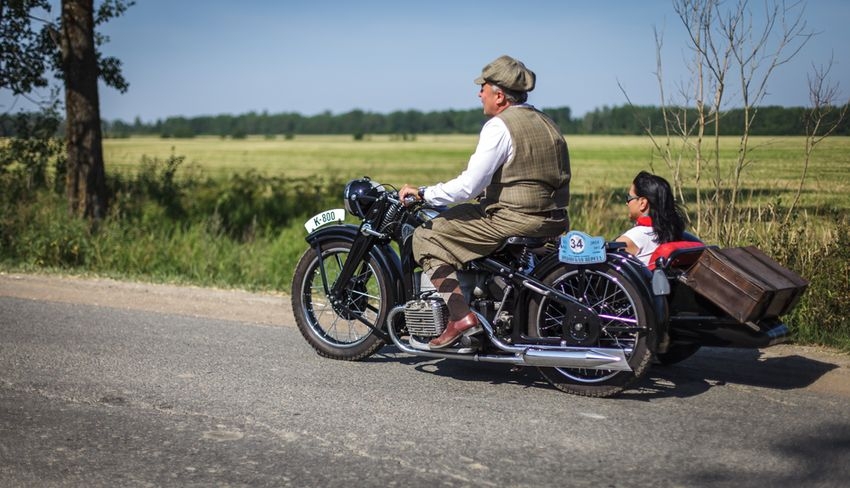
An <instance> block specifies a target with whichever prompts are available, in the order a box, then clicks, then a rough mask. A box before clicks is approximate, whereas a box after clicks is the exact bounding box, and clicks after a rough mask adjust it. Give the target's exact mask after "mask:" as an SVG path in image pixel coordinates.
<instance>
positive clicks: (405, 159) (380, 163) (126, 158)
mask: <svg viewBox="0 0 850 488" xmlns="http://www.w3.org/2000/svg"><path fill="white" fill-rule="evenodd" d="M566 139H567V142H568V144H569V147H570V155H571V158H572V171H573V180H572V190H573V192H575V193H589V192H598V191H607V190H611V189H614V190H619V189H625V188H627V187H628V185H629V183H630V182H631V179H632V178H633V177H634V175H635V174H636V173H637V172H638V171H640V170H641V169H647V170H651V171H653V172H655V173H658V174H660V175H662V176H665V177H667V178H668V179H669V178H670V175H671V172H670V171H669V170H668V168H666V166H665V163H664V162H663V161H662V160H661V159H659V158H658V157H657V156H656V157H655V158H653V155H652V153H653V151H652V143H651V141H650V140H649V138H647V137H641V136H567V137H566ZM476 140H477V136H466V135H420V136H418V137H417V138H416V139H415V140H413V141H401V140H397V139H394V138H391V137H390V136H369V137H368V138H367V139H366V140H362V141H355V140H353V138H352V137H351V136H296V137H295V138H294V139H291V140H285V139H283V138H282V137H277V138H274V139H269V138H264V137H249V138H247V139H240V140H234V139H224V138H218V137H198V138H194V139H162V138H158V137H132V138H128V139H108V140H105V141H104V155H105V160H106V168H107V172H111V171H119V172H133V171H134V170H135V169H136V168H138V167H139V162H140V160H141V158H142V156H147V157H149V158H157V159H166V158H168V157H170V156H172V155H174V156H183V157H185V162H184V165H185V166H186V167H194V168H195V169H196V170H200V171H202V172H203V173H205V174H209V175H211V176H216V175H220V176H227V175H230V174H232V173H244V172H247V171H249V170H253V171H257V172H259V173H262V174H266V175H270V176H274V175H280V176H287V177H307V176H312V175H320V176H331V175H333V176H336V177H338V178H339V179H343V180H346V179H349V178H354V177H359V176H363V175H369V176H371V177H372V178H373V179H375V180H377V181H380V182H381V183H387V184H392V185H396V186H400V185H401V184H403V183H412V184H416V185H420V184H432V183H435V182H438V181H445V180H446V179H449V178H451V177H453V176H454V175H456V174H458V173H459V172H460V171H461V170H462V169H463V168H464V167H465V165H466V162H467V159H468V157H469V155H470V154H471V153H472V151H473V150H474V148H475V143H476ZM738 142H739V141H738V138H736V137H724V138H722V139H721V156H722V161H723V163H722V164H724V165H725V166H724V168H723V169H722V170H721V172H720V178H722V179H728V178H729V177H730V171H729V164H731V163H730V162H731V161H734V160H735V154H736V152H737V149H738ZM804 148H805V139H804V138H803V137H755V138H752V140H751V144H750V153H749V156H750V162H749V163H748V165H747V166H746V168H745V170H744V174H743V177H742V187H743V188H745V189H752V190H767V192H766V193H767V194H769V195H770V196H771V197H772V198H776V197H782V198H783V201H787V200H785V199H786V198H788V197H789V196H790V195H792V194H793V192H794V190H796V187H797V185H798V183H799V180H800V177H801V174H802V170H803V155H804ZM704 150H708V148H704ZM684 171H685V175H686V177H685V178H684V181H685V186H686V187H689V186H691V185H690V182H692V181H693V179H692V178H689V177H688V175H691V174H692V172H693V168H691V167H690V165H685V166H684ZM715 173H716V172H715V171H714V170H712V171H710V172H706V173H704V176H703V183H702V188H703V189H705V188H713V183H711V179H712V178H714V176H715ZM801 204H802V205H803V206H806V207H809V208H815V207H824V206H825V207H838V208H850V138H847V137H833V138H829V139H827V140H825V141H824V142H822V143H821V144H820V145H819V146H818V147H817V148H816V150H815V152H814V155H813V158H812V160H811V162H810V167H809V169H808V174H807V178H806V184H805V187H804V194H803V198H802V201H801Z"/></svg>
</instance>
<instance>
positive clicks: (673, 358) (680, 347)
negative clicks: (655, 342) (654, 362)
mask: <svg viewBox="0 0 850 488" xmlns="http://www.w3.org/2000/svg"><path fill="white" fill-rule="evenodd" d="M699 348H700V345H699V344H673V345H672V346H670V348H669V349H667V352H663V353H658V354H656V355H655V357H656V359H658V362H659V363H661V364H662V365H664V366H672V365H674V364H676V363H681V362H682V361H684V360H685V359H688V358H689V357H691V356H693V355H694V354H696V353H697V351H699Z"/></svg>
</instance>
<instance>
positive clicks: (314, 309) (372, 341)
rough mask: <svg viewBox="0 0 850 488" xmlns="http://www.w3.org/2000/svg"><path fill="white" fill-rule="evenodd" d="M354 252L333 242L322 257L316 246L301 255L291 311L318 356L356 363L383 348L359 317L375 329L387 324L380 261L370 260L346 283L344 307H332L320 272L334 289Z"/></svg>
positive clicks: (386, 299)
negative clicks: (350, 254)
mask: <svg viewBox="0 0 850 488" xmlns="http://www.w3.org/2000/svg"><path fill="white" fill-rule="evenodd" d="M350 251H351V243H350V242H347V241H333V242H325V243H322V255H321V256H319V255H318V254H317V253H316V250H315V249H313V248H310V249H308V250H307V251H306V252H305V253H304V254H303V255H302V256H301V259H300V260H299V261H298V265H297V266H296V267H295V276H294V278H293V280H292V312H293V314H294V315H295V323H296V324H297V325H298V330H300V331H301V335H302V336H304V339H306V340H307V342H308V343H309V344H310V345H311V346H313V349H315V350H316V352H318V353H319V355H321V356H324V357H327V358H331V359H342V360H347V361H356V360H360V359H363V358H366V357H369V356H371V355H372V354H374V353H375V352H376V351H377V350H378V349H380V348H381V347H382V346H383V345H384V341H383V339H381V338H380V337H379V336H377V335H376V334H375V332H374V331H373V330H372V329H371V328H369V326H368V325H366V324H364V323H363V322H361V320H360V319H363V320H365V321H367V322H369V323H370V324H372V326H374V327H380V326H381V324H383V323H384V322H385V321H386V318H387V314H388V312H389V306H390V303H389V302H390V292H389V286H390V282H389V278H388V277H387V275H386V273H385V272H384V271H383V270H382V269H381V267H380V265H379V263H378V261H377V260H376V259H374V258H371V257H370V258H369V260H368V261H367V262H365V263H363V264H361V265H360V269H359V270H358V271H357V273H355V275H354V277H353V278H352V279H351V280H350V282H349V283H348V284H347V286H346V290H345V294H344V296H343V301H344V302H345V303H344V306H342V307H334V305H333V304H332V303H331V301H330V299H329V298H328V296H327V295H326V294H325V283H324V282H323V278H322V269H323V268H324V275H325V277H326V278H327V281H328V282H327V288H328V289H330V288H331V287H332V286H333V284H334V283H335V282H336V278H337V276H339V273H340V271H341V270H342V266H343V264H344V263H345V260H346V259H347V258H348V255H349V252H350Z"/></svg>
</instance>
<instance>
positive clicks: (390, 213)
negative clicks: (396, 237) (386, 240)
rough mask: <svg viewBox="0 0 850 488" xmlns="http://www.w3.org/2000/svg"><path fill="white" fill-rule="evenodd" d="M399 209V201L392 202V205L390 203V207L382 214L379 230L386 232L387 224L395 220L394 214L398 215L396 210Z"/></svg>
mask: <svg viewBox="0 0 850 488" xmlns="http://www.w3.org/2000/svg"><path fill="white" fill-rule="evenodd" d="M400 210H401V203H393V204H392V205H390V207H389V208H388V209H387V211H386V213H385V214H384V220H382V221H381V227H380V231H381V232H386V230H387V226H389V225H390V224H392V223H393V222H394V221H395V219H396V216H397V215H398V212H399V211H400Z"/></svg>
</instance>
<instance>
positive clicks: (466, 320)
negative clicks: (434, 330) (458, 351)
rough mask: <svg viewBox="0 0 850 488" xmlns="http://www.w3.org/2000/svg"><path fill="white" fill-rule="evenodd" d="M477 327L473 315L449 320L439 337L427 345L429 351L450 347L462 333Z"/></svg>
mask: <svg viewBox="0 0 850 488" xmlns="http://www.w3.org/2000/svg"><path fill="white" fill-rule="evenodd" d="M477 325H478V317H476V316H475V313H473V312H469V313H468V314H466V316H464V317H463V318H462V319H460V320H450V321H449V323H448V324H446V330H444V331H443V333H442V334H440V337H437V338H436V339H432V340H431V342H429V343H428V345H429V346H431V349H441V348H443V347H446V346H448V345H451V344H452V343H453V342H454V341H456V340H457V339H458V337H460V336H461V335H463V333H464V332H466V331H467V330H469V329H471V328H473V327H475V326H477Z"/></svg>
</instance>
